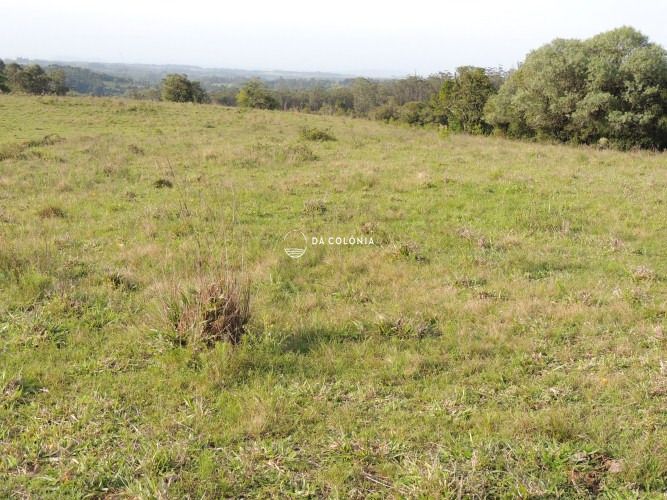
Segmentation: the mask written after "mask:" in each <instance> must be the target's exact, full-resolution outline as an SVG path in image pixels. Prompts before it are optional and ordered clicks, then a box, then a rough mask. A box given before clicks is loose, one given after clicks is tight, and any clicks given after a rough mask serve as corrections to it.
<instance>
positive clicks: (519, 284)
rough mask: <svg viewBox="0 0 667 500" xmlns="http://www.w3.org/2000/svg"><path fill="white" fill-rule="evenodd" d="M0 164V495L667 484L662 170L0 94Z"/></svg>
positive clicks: (199, 113) (167, 109) (506, 148)
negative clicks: (235, 305)
mask: <svg viewBox="0 0 667 500" xmlns="http://www.w3.org/2000/svg"><path fill="white" fill-rule="evenodd" d="M306 128H307V129H321V130H326V131H328V133H329V134H331V135H332V136H334V137H335V138H336V141H328V142H318V141H305V142H304V140H303V138H302V137H301V133H302V130H304V129H306ZM0 158H1V160H0V297H1V302H0V497H8V496H17V497H34V498H48V497H58V498H61V497H80V496H85V495H88V496H94V497H105V496H110V497H142V498H143V497H145V498H151V497H162V498H165V497H169V498H181V497H191V498H219V497H221V496H246V497H266V496H274V497H283V496H286V495H287V496H325V495H326V496H338V497H345V498H347V497H365V496H375V497H384V496H396V497H399V496H418V495H422V496H426V497H432V496H446V497H457V496H463V497H471V496H477V497H481V496H492V497H497V496H504V497H514V496H533V497H534V496H548V497H552V496H563V497H586V496H591V495H595V494H600V493H605V494H608V495H610V496H613V495H614V493H616V494H618V495H619V496H628V495H641V496H658V495H660V494H662V493H664V492H665V491H666V490H667V416H666V415H667V354H665V353H666V352H667V351H666V348H667V332H666V330H667V319H666V314H667V287H666V285H667V281H666V280H667V259H666V258H665V257H666V255H665V254H666V252H665V241H666V240H665V229H666V221H667V206H666V204H665V203H666V202H665V192H666V190H667V161H666V158H667V157H666V156H665V155H664V154H653V153H649V152H633V153H620V152H614V151H606V150H605V151H598V150H595V149H591V148H574V147H566V146H560V145H559V146H552V145H544V144H542V145H540V144H530V143H521V142H512V141H506V140H502V139H496V138H486V137H471V136H463V135H450V136H448V137H441V136H439V135H438V133H437V131H432V130H425V129H411V128H401V127H397V126H392V125H385V124H382V123H378V122H370V121H364V120H354V119H347V118H334V117H320V116H309V115H303V114H291V113H282V112H262V111H240V110H236V109H227V108H222V107H216V106H194V105H186V104H183V105H179V104H154V103H145V102H131V101H123V100H110V99H93V98H51V97H43V98H30V97H13V96H0ZM293 229H298V230H301V231H303V232H304V233H306V234H307V235H308V236H309V237H310V236H311V235H317V236H319V235H321V236H324V237H327V236H342V237H349V236H362V235H366V236H369V237H372V238H373V240H374V243H375V245H373V246H326V245H324V246H322V245H317V246H310V245H309V247H308V249H307V251H306V254H305V255H304V256H303V257H302V258H301V259H298V260H293V259H290V258H289V257H287V256H286V255H285V253H284V252H283V247H284V242H283V237H284V235H285V234H286V233H288V232H289V231H291V230H293ZM220 269H227V270H233V271H234V272H239V271H242V272H243V273H244V274H246V275H247V276H248V277H249V278H250V280H251V283H252V285H251V286H252V288H251V297H252V298H251V307H252V318H251V320H250V323H249V325H248V332H247V334H246V336H245V338H244V340H243V341H242V342H241V343H240V344H239V345H237V346H232V345H229V344H227V343H218V344H216V345H215V346H214V347H207V346H206V345H202V344H198V343H190V344H188V345H182V343H181V342H178V341H177V339H176V338H175V336H174V332H173V328H172V327H171V326H170V324H169V321H168V318H167V317H166V316H167V314H166V312H165V307H166V304H169V301H170V300H172V299H173V297H174V294H175V293H176V294H178V293H188V291H189V290H190V289H195V288H197V287H198V286H200V285H201V284H202V283H204V282H206V280H207V279H208V278H210V277H211V276H213V274H214V273H215V272H217V271H219V270H220Z"/></svg>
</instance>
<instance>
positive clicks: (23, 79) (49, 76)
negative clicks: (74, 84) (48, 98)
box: [0, 62, 69, 95]
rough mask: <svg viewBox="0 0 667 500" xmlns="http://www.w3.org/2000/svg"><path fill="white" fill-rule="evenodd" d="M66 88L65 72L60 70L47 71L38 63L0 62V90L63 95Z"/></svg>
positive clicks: (66, 90)
mask: <svg viewBox="0 0 667 500" xmlns="http://www.w3.org/2000/svg"><path fill="white" fill-rule="evenodd" d="M68 90H69V89H68V88H67V85H66V84H65V74H64V73H63V72H62V71H61V70H57V69H55V70H52V71H50V72H49V73H47V72H46V71H44V68H42V67H41V66H40V65H39V64H31V65H29V66H21V65H20V64H17V63H10V64H7V65H6V66H5V64H4V62H3V63H2V64H0V92H23V93H26V94H37V95H44V94H56V95H65V94H66V93H67V92H68Z"/></svg>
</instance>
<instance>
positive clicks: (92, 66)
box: [7, 58, 356, 86]
mask: <svg viewBox="0 0 667 500" xmlns="http://www.w3.org/2000/svg"><path fill="white" fill-rule="evenodd" d="M7 61H11V60H7ZM16 62H18V63H19V64H39V65H41V66H61V67H76V68H83V69H87V70H90V71H92V72H95V73H99V74H103V75H107V76H111V77H116V78H121V79H129V80H133V82H134V83H135V84H138V85H141V86H150V85H156V84H157V83H159V82H160V81H161V80H162V78H164V76H165V75H167V74H168V73H184V74H186V75H188V77H189V78H190V79H194V80H202V81H215V82H217V83H238V82H241V81H245V80H248V79H250V78H261V79H262V80H268V81H273V80H279V79H305V80H310V79H315V80H329V81H331V80H345V79H348V78H351V77H354V76H356V75H344V74H338V73H323V72H301V71H281V70H271V71H264V70H244V69H231V68H202V67H200V66H189V65H178V64H125V63H99V62H87V61H84V62H80V61H51V60H44V59H23V58H18V59H17V60H16Z"/></svg>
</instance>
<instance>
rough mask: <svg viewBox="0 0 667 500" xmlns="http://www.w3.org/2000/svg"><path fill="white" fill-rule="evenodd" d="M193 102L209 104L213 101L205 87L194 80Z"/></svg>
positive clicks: (192, 84)
mask: <svg viewBox="0 0 667 500" xmlns="http://www.w3.org/2000/svg"><path fill="white" fill-rule="evenodd" d="M191 86H192V102H196V103H198V104H208V103H210V102H211V98H210V97H209V96H208V94H207V93H206V91H205V90H204V88H203V87H202V86H201V83H199V82H192V83H191Z"/></svg>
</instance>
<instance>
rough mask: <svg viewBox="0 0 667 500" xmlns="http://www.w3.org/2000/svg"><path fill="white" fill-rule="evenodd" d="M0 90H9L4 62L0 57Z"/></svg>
mask: <svg viewBox="0 0 667 500" xmlns="http://www.w3.org/2000/svg"><path fill="white" fill-rule="evenodd" d="M0 92H9V86H8V85H7V76H6V75H5V62H4V61H3V60H2V59H0Z"/></svg>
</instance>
